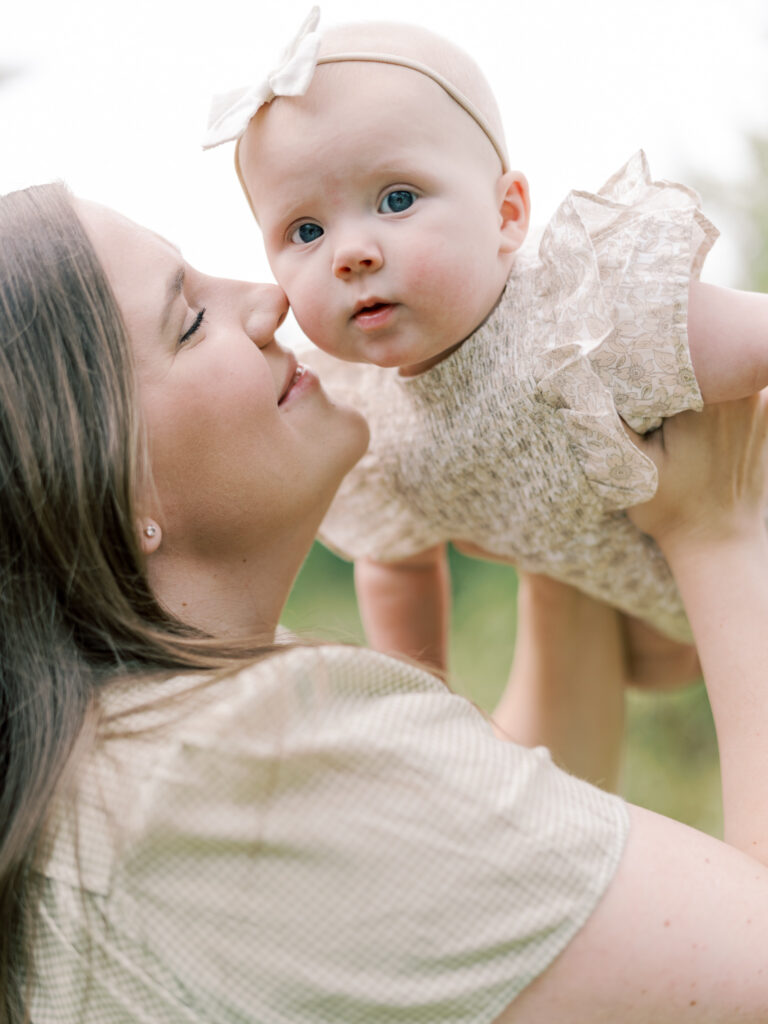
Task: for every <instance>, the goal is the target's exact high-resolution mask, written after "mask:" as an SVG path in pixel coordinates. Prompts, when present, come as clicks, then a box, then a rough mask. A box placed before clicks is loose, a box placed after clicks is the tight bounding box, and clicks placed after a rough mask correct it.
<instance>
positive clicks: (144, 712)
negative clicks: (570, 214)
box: [0, 186, 768, 1024]
mask: <svg viewBox="0 0 768 1024" xmlns="http://www.w3.org/2000/svg"><path fill="white" fill-rule="evenodd" d="M0 238H1V239H2V244H1V245H0V293H1V295H2V299H0V317H1V320H0V359H2V366H1V367H0V443H1V444H2V449H0V467H1V469H0V473H1V475H0V573H2V575H1V576H0V580H1V581H2V582H1V584H0V601H2V607H3V613H4V618H3V632H2V640H1V641H0V643H1V644H2V647H1V648H0V655H1V657H0V671H1V672H2V694H3V704H2V718H1V719H0V721H1V723H2V750H3V760H4V765H3V768H4V770H3V777H2V807H3V814H2V832H1V833H0V835H1V837H2V838H1V841H0V935H2V949H1V952H0V972H2V973H1V976H0V985H1V991H2V993H3V998H4V1000H5V1003H4V1012H5V1018H6V1019H7V1020H9V1021H12V1022H14V1024H16V1022H19V1021H23V1020H25V1019H30V1020H32V1021H34V1022H35V1024H49V1022H51V1024H52V1022H54V1021H55V1022H56V1024H66V1022H69V1021H71V1022H78V1024H83V1022H93V1024H96V1022H98V1024H111V1022H118V1021H120V1022H122V1021H141V1020H146V1021H152V1022H155V1021H160V1020H162V1021H212V1022H216V1024H222V1022H227V1021H232V1022H234V1021H238V1022H240V1021H254V1022H257V1021H258V1022H260V1024H262V1022H264V1024H267V1022H268V1024H272V1022H288V1021H290V1022H292V1024H295V1022H301V1021H307V1022H308V1021H312V1022H315V1021H355V1022H357V1021H366V1022H376V1021H381V1022H384V1021H387V1022H388V1021H393V1022H394V1021H397V1022H402V1021H404V1022H409V1021H412V1022H414V1024H416V1022H425V1021H430V1022H431V1021H434V1022H441V1024H442V1022H446V1021H473V1022H480V1021H483V1022H486V1021H487V1022H490V1021H494V1020H495V1021H499V1022H506V1021H515V1022H524V1024H527V1022H534V1021H547V1022H551V1021H558V1022H565V1024H568V1022H576V1021H589V1022H590V1024H594V1022H600V1021H611V1022H612V1024H613V1022H627V1024H631V1022H636V1021H637V1022H639V1021H644V1022H647V1021H653V1022H654V1024H664V1022H666V1021H670V1022H671V1021H678V1020H680V1019H681V1017H682V1015H683V1013H685V1019H688V1020H690V1021H692V1022H698V1021H720V1020H722V1021H734V1020H740V1021H758V1020H760V1021H764V1020H765V1019H766V1017H768V972H765V970H764V953H763V950H764V949H765V948H766V944H767V943H768V895H767V894H768V885H766V882H768V870H766V868H765V867H764V866H763V864H762V863H761V861H764V860H765V858H766V856H768V851H766V849H765V848H764V835H763V834H764V832H765V827H766V826H765V821H766V807H765V795H766V786H767V785H768V783H766V782H765V780H766V779H767V778H768V772H766V767H768V766H767V765H766V758H768V754H767V753H766V752H765V744H764V743H762V742H761V740H760V733H761V731H763V732H764V730H765V726H766V725H768V701H765V700H764V699H763V695H762V693H761V692H760V687H761V683H762V670H761V664H760V662H761V660H762V659H761V648H760V644H759V636H760V633H759V629H760V627H761V625H762V623H763V622H764V621H765V616H766V614H768V586H767V585H766V583H765V580H766V573H765V568H766V564H767V562H768V552H766V550H765V548H766V542H765V531H764V528H763V525H762V519H761V510H762V507H763V501H764V494H763V491H764V486H763V485H764V471H763V463H764V461H765V450H766V447H767V446H768V440H766V434H767V433H768V430H766V423H765V420H766V415H765V411H764V409H763V408H762V407H761V406H760V405H759V403H758V402H751V403H743V404H740V405H738V406H734V407H732V408H728V407H725V408H721V409H718V408H715V409H713V410H712V411H710V412H709V413H707V414H706V415H704V416H701V417H699V418H698V419H694V420H691V419H690V418H689V419H688V420H687V421H685V420H684V421H683V422H682V424H678V423H673V424H671V425H670V426H669V429H668V430H665V445H666V448H665V450H663V451H662V450H661V449H660V446H659V442H658V440H657V441H655V442H649V443H648V450H649V451H650V452H651V453H652V454H654V457H656V459H657V461H658V462H659V464H660V467H661V471H662V475H661V480H662V485H661V487H660V493H659V496H658V497H657V499H655V500H654V502H653V503H651V505H650V506H649V507H648V508H646V509H644V510H639V511H638V513H637V521H638V523H639V525H640V526H641V528H643V529H647V530H648V531H649V532H653V534H654V535H655V536H656V538H657V540H658V541H659V543H660V544H661V546H662V548H663V550H664V552H665V554H666V555H667V557H668V558H669V561H670V564H671V565H672V566H673V569H674V570H675V572H676V574H677V576H678V580H679V583H680V586H681V589H682V593H683V596H684V599H685V601H686V604H687V607H688V610H689V612H690V616H691V621H692V623H693V626H694V631H695V633H696V636H697V639H698V642H699V648H700V652H701V655H702V661H703V665H704V669H705V673H706V675H707V678H708V683H709V688H710V695H711V698H712V703H713V709H714V713H715V716H716V719H717V725H718V730H719V736H720V741H721V746H722V757H723V773H724V800H725V807H726V828H727V838H728V839H729V841H730V842H731V843H732V844H733V845H735V846H740V847H741V848H742V851H745V852H740V851H738V850H734V849H733V848H732V847H729V846H726V845H725V844H722V843H719V842H717V841H715V840H713V839H710V838H709V837H706V836H703V835H700V834H697V833H696V832H694V831H692V830H690V829H687V828H685V827H683V826H680V825H678V824H676V823H674V822H671V821H668V820H665V819H662V818H659V817H657V816H655V815H652V814H650V813H648V812H644V811H641V810H639V809H632V808H630V809H627V808H626V807H625V806H624V804H623V803H622V802H621V801H620V800H619V799H618V798H616V797H613V796H610V795H608V794H605V793H602V792H600V791H599V790H597V789H594V788H593V787H591V786H589V785H587V784H586V783H583V782H579V781H578V780H576V779H573V778H571V777H569V776H567V775H565V774H564V773H562V772H561V771H559V770H558V769H556V768H554V767H553V766H552V764H551V762H550V761H549V758H548V756H547V755H546V753H545V752H544V751H543V750H537V751H536V750H526V749H524V748H521V747H518V746H516V745H515V744H510V743H505V742H503V741H502V740H499V739H496V738H495V737H494V736H493V733H492V730H491V726H490V724H489V723H488V722H487V721H486V720H485V719H484V718H483V717H482V716H481V715H480V714H479V713H478V712H476V711H475V709H474V708H472V707H471V705H469V704H468V703H467V702H466V701H464V700H462V699H461V698H459V697H457V696H455V695H453V694H451V693H450V692H449V691H447V690H446V689H445V688H444V687H443V686H442V684H441V683H439V682H438V681H436V680H434V679H433V678H432V677H430V676H429V675H426V674H425V673H423V672H421V671H419V670H418V669H415V668H412V667H410V666H406V665H403V664H401V663H399V662H394V661H391V660H390V659H388V658H386V657H383V656H381V655H377V654H373V653H371V652H364V651H357V650H354V649H344V648H336V647H314V648H313V647H303V648H302V647H293V648H289V649H287V650H285V649H282V650H281V649H280V648H279V647H276V646H275V645H274V643H273V634H274V629H275V626H276V624H277V621H278V617H279V614H280V611H281V608H282V606H283V602H284V600H285V598H286V595H287V593H288V590H289V588H290V585H291V583H292V581H293V578H294V576H295V574H296V572H297V570H298V567H299V565H300V564H301V561H302V559H303V558H304V556H305V554H306V552H307V550H308V547H309V545H310V543H311V540H312V537H313V536H314V533H315V530H316V528H317V525H318V523H319V522H320V519H321V517H322V515H323V512H324V510H325V508H326V507H327V505H328V503H329V501H330V499H331V497H332V495H333V493H334V491H335V488H336V487H337V486H338V484H339V482H340V480H341V479H342V477H343V475H344V473H345V472H346V471H347V469H348V468H349V467H350V466H351V465H352V464H353V463H354V461H355V460H356V459H357V458H359V457H360V456H361V454H362V452H363V450H364V448H365V444H366V428H365V424H364V423H363V422H362V421H361V420H360V418H359V417H358V416H357V414H356V413H355V412H353V411H352V410H349V409H344V408H339V407H335V406H334V405H332V404H331V403H330V402H329V401H328V399H327V398H326V397H325V395H324V393H323V392H322V389H321V387H320V385H319V383H318V381H317V380H316V379H315V378H314V377H312V376H311V375H310V374H308V373H306V372H302V371H301V369H300V368H298V367H297V365H296V363H295V360H294V357H293V356H291V355H290V354H289V353H287V352H285V351H284V350H282V349H281V348H280V347H279V346H278V345H277V344H276V343H275V341H274V336H273V335H274V330H275V328H276V327H277V325H278V324H279V322H280V320H281V319H282V316H283V315H284V313H285V304H284V301H283V298H282V296H281V295H280V293H279V292H278V291H277V290H276V289H275V288H273V287H271V286H260V287H259V286H248V285H243V284H239V283H233V282H227V281H220V280H216V279H212V278H208V277H205V276H204V275H202V274H199V273H198V272H197V271H195V270H193V269H192V268H190V267H189V266H187V265H186V264H185V263H184V262H183V260H182V258H181V256H180V254H179V253H178V251H177V250H176V249H175V248H174V247H173V246H171V245H170V244H169V243H167V242H166V241H164V240H163V239H161V238H159V237H158V236H156V235H154V234H152V233H151V232H149V231H146V230H145V229H142V228H139V227H137V226H136V225H134V224H131V223H130V222H128V221H126V220H124V219H123V218H121V217H119V216H118V215H117V214H114V213H112V212H110V211H107V210H104V209H103V208H100V207H97V206H94V205H92V204H88V203H84V202H82V201H79V200H78V201H75V200H71V199H70V197H69V196H68V195H67V193H66V192H65V191H64V190H63V189H62V188H60V187H55V186H47V187H42V188H37V189H32V190H28V191H26V192H24V193H16V194H13V195H11V196H8V197H5V198H3V199H2V200H1V201H0ZM702 434H704V435H705V438H704V439H705V440H706V442H707V446H708V447H709V450H710V458H709V461H707V462H703V461H702V459H701V457H700V456H696V455H695V453H696V452H701V451H702V450H704V449H705V446H704V445H703V444H702V443H701V441H702ZM654 445H655V446H657V447H658V450H657V447H654ZM734 451H736V452H738V453H740V458H739V459H738V460H737V466H736V469H733V470H732V469H731V466H732V463H733V452H734ZM667 463H669V467H667ZM705 488H709V489H712V488H716V489H717V492H718V493H721V494H722V495H723V503H722V509H720V510H718V509H714V510H713V509H712V503H711V502H707V503H704V502H701V501H700V500H697V495H700V494H701V493H702V492H703V490H704V489H705ZM704 509H706V512H704V511H703V510H704ZM703 553H704V554H706V557H705V558H704V557H702V554H703ZM584 600H586V599H584ZM551 621H552V624H551V628H552V629H553V630H554V631H555V636H556V635H557V630H558V621H557V619H556V618H553V619H552V620H551ZM582 642H584V643H587V644H592V643H593V637H592V636H591V635H590V636H588V637H584V638H583V641H582ZM612 650H613V648H612ZM619 654H620V652H618V651H614V653H613V654H611V655H609V657H613V656H614V655H615V670H616V671H617V672H618V671H619Z"/></svg>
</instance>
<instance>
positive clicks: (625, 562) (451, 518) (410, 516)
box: [306, 153, 717, 640]
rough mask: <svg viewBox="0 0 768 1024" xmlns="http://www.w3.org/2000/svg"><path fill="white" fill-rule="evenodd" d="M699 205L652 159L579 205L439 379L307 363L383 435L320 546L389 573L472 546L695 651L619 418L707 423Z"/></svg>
mask: <svg viewBox="0 0 768 1024" xmlns="http://www.w3.org/2000/svg"><path fill="white" fill-rule="evenodd" d="M698 204H699V200H698V196H697V195H696V193H695V192H692V191H691V190H690V189H687V188H685V187H684V186H682V185H676V184H673V183H670V182H664V181H662V182H657V181H652V180H651V177H650V172H649V170H648V166H647V163H646V160H645V157H644V156H643V154H642V153H638V154H636V155H635V156H634V157H633V158H632V159H631V160H630V161H629V162H628V163H627V164H626V165H625V166H624V167H623V168H621V170H620V171H618V172H617V173H616V174H615V175H614V176H613V177H612V178H611V179H610V180H609V181H608V182H607V183H606V185H605V186H604V187H603V188H602V189H601V190H600V192H599V193H596V194H593V193H588V192H572V193H571V194H570V195H569V196H568V197H567V198H566V200H565V201H564V202H563V204H562V205H561V206H560V207H559V209H558V210H557V212H556V213H555V216H554V217H553V218H552V220H551V221H550V223H549V225H548V226H547V228H546V230H545V231H544V234H543V236H542V238H541V243H540V245H539V248H538V252H534V251H533V250H532V249H525V250H524V251H522V252H520V253H519V254H518V255H517V257H516V263H515V266H514V268H513V270H512V273H511V275H510V278H509V281H508V282H507V286H506V288H505V291H504V294H503V295H502V298H501V300H500V302H499V304H498V305H497V307H496V308H495V309H494V310H493V311H492V312H491V314H490V316H489V317H488V319H487V320H486V321H485V322H484V323H483V324H482V325H481V326H480V328H479V329H478V330H477V331H476V332H475V333H474V334H473V335H472V336H471V337H470V338H468V339H467V340H466V341H465V342H464V344H463V345H462V346H461V347H460V348H458V349H457V350H456V351H455V352H453V353H452V354H451V355H450V356H448V357H447V358H446V359H445V360H443V361H442V362H441V363H438V364H437V365H436V366H434V367H432V369H430V370H427V371H426V372H424V373H422V374H419V375H418V376H415V377H400V376H399V375H398V373H397V371H396V370H394V369H383V368H381V367H378V366H370V365H354V364H350V363H341V362H339V361H338V360H334V359H332V358H331V357H329V356H326V355H324V354H323V353H319V352H316V351H315V352H312V353H308V354H307V355H306V361H307V362H310V363H312V364H313V365H314V366H315V367H316V369H317V370H318V373H319V374H320V377H321V380H322V381H323V384H324V385H325V386H326V388H327V390H328V391H329V392H330V393H331V394H333V395H334V396H336V397H337V398H338V399H339V400H341V401H344V402H348V403H351V404H354V405H355V406H356V407H357V408H359V409H360V410H361V412H363V413H364V414H365V416H366V417H367V419H368V422H369V423H370V425H371V433H372V436H371V444H370V447H369V450H368V453H367V454H366V455H365V456H364V457H363V459H362V460H361V461H360V462H359V463H358V464H357V466H355V468H354V469H353V470H352V472H351V473H350V474H349V475H348V476H347V477H346V479H345V480H344V482H343V483H342V486H341V488H340V489H339V492H338V495H337V497H336V499H335V501H334V503H333V505H332V506H331V509H330V511H329V513H328V515H327V517H326V519H325V522H324V523H323V525H322V528H321V531H320V536H321V539H322V540H323V541H324V542H325V543H326V544H327V545H328V546H329V547H331V548H332V549H333V550H335V551H336V552H338V553H339V554H341V555H343V556H344V557H346V558H362V557H367V558H374V559H378V560H380V561H391V560H395V559H398V558H403V557H406V556H408V555H412V554H415V553H416V552H418V551H423V550H425V549H426V548H428V547H431V546H433V545H435V544H438V543H441V542H443V541H450V540H463V541H470V542H472V543H473V544H476V545H478V546H479V547H481V548H485V549H487V550H488V551H490V552H492V553H494V554H495V555H498V556H500V557H502V558H507V559H509V560H511V561H512V562H514V564H515V565H517V566H518V567H519V568H521V569H528V570H530V571H532V572H542V573H546V574H547V575H549V576H553V577H554V578H555V579H560V580H563V581H565V582H566V583H570V584H572V585H573V586H576V587H578V588H580V589H581V590H583V591H585V592H586V593H588V594H591V595H593V596H595V597H597V598H599V599H601V600H604V601H608V602H609V603H611V604H613V605H615V606H616V607H618V608H621V609H623V610H624V611H626V612H628V613H630V614H632V615H637V616H639V617H641V618H643V619H645V620H647V621H648V622H650V623H651V624H652V625H654V626H656V627H657V628H658V629H660V630H661V631H662V632H664V633H667V634H668V635H670V636H672V637H675V638H676V639H679V640H690V639H691V633H690V627H689V625H688V621H687V618H686V616H685V612H684V609H683V605H682V601H681V599H680V596H679V594H678V592H677V588H676V586H675V583H674V580H673V579H672V575H671V573H670V571H669V568H668V566H667V564H666V561H665V560H664V558H663V556H662V555H661V552H660V551H659V549H658V547H657V546H656V544H655V543H654V542H653V541H652V540H650V539H649V538H648V537H646V536H645V535H644V534H642V533H640V531H639V530H637V529H636V528H635V527H634V526H633V525H632V524H631V523H630V521H629V519H628V518H627V516H626V514H625V513H624V511H623V510H624V509H626V508H629V507H630V506H631V505H634V504H638V503H639V502H642V501H647V500H648V499H649V498H650V497H652V495H653V494H654V492H655V489H656V469H655V467H654V465H653V463H652V462H651V461H650V459H648V458H646V457H645V456H644V455H643V454H642V453H641V452H640V451H638V449H637V448H635V446H634V445H633V444H632V443H631V442H630V441H629V439H628V438H627V436H626V434H625V433H624V430H623V428H622V425H621V420H620V418H619V414H621V417H622V418H623V419H624V420H626V422H627V423H629V425H630V426H631V427H633V428H634V429H635V430H637V431H640V432H644V431H646V430H649V429H651V428H653V427H655V426H658V425H659V423H660V422H661V419H662V418H663V417H667V416H673V415H674V414H675V413H678V412H681V411H683V410H684V409H700V408H701V404H702V403H701V394H700V392H699V388H698V385H697V383H696V379H695V377H694V373H693V367H692V365H691V359H690V353H689V351H688V333H687V310H688V288H689V284H690V281H691V279H692V278H694V277H697V276H698V274H699V272H700V270H701V266H702V263H703V261H704V257H705V255H706V253H707V251H708V250H709V248H710V246H711V245H712V243H713V241H714V239H715V238H716V237H717V232H716V230H715V228H714V227H712V225H711V224H710V223H709V221H708V220H707V219H706V218H705V217H704V216H703V214H702V213H701V211H700V209H699V205H698Z"/></svg>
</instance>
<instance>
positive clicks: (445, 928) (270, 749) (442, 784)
mask: <svg viewBox="0 0 768 1024" xmlns="http://www.w3.org/2000/svg"><path fill="white" fill-rule="evenodd" d="M188 686H189V681H188V680H185V679H175V680H172V681H170V682H166V683H158V684H155V683H153V684H151V685H148V684H146V683H144V684H142V685H141V686H133V687H131V686H127V687H124V688H122V689H121V690H120V691H115V693H113V695H112V696H111V698H110V703H111V705H112V706H113V707H114V706H115V704H116V702H117V703H120V704H121V706H123V707H130V706H131V703H134V704H135V703H136V702H138V701H139V700H142V701H143V700H147V699H148V700H150V701H151V700H154V698H155V697H157V696H159V695H161V694H163V693H166V692H169V691H179V690H181V689H183V688H188ZM148 726H152V727H153V728H151V729H150V730H149V731H144V732H141V730H142V729H144V730H146V727H148ZM121 728H122V730H123V732H124V733H125V735H123V736H122V737H116V738H110V739H109V740H108V741H105V742H103V743H102V744H101V745H100V746H99V747H98V748H97V750H96V751H95V752H94V753H93V754H92V755H91V756H90V757H89V758H88V759H87V761H86V762H85V767H84V770H83V771H82V772H81V774H80V775H79V785H78V788H77V793H76V797H75V799H74V802H72V801H65V800H64V799H63V798H62V800H61V802H60V804H59V805H58V814H57V816H56V819H55V821H54V823H53V824H52V826H51V830H50V841H49V843H48V846H47V848H46V850H45V851H44V853H43V854H42V855H41V859H40V863H39V865H38V874H37V875H36V879H37V882H38V883H39V891H40V903H39V914H38V923H37V933H36V935H37V937H36V942H35V954H36V968H35V973H34V980H33V993H34V994H33V1001H32V1021H33V1022H34V1024H129V1022H130V1024H139V1022H142V1024H176V1022H178V1024H181V1022H185V1024H187V1022H192V1021H195V1022H210V1024H245V1022H248V1024H256V1022H258V1024H303V1022H306V1024H310V1022H311V1024H319V1022H325V1021H327V1022H331V1021H332V1022H334V1024H385V1022H386V1024H390V1022H391V1024H395V1022H397V1024H451V1022H457V1024H458V1022H462V1024H465V1022H466V1024H469V1022H473V1024H479V1022H490V1021H492V1020H493V1019H494V1017H495V1016H496V1015H497V1014H498V1013H500V1012H501V1010H502V1009H503V1008H504V1007H505V1006H506V1005H507V1004H508V1003H509V1002H510V1001H511V1000H512V999H513V998H514V996H515V995H516V994H517V993H518V992H519V991H520V990H521V989H522V988H523V987H524V986H525V985H527V984H528V983H529V982H530V981H531V980H532V979H533V978H534V977H536V975H538V974H539V973H540V972H541V971H543V970H544V969H545V968H546V967H547V965H548V964H549V963H550V962H551V961H552V960H553V958H554V957H556V956H557V954H558V953H559V952H560V951H561V950H562V949H563V948H564V947H565V946H566V945H567V943H568V942H569V940H570V939H571V938H572V937H573V935H574V934H575V933H576V931H577V930H578V929H579V928H580V926H581V925H582V924H583V923H584V922H585V921H586V920H587V918H588V917H589V915H590V913H591V912H592V910H593V908H594V906H595V904H596V902H597V901H598V900H599V899H600V897H601V895H602V893H603V892H604V890H605V888H606V887H607V885H608V884H609V882H610V881H611V878H612V877H613V875H614V872H615V870H616V868H617V865H618V863H619V860H620V857H621V853H622V849H623V845H624V842H625V839H626V834H627V829H628V816H627V811H626V807H625V805H624V804H623V803H622V802H621V801H620V800H619V799H618V798H616V797H613V796H610V795H607V794H605V793H603V792H601V791H599V790H597V789H595V788H593V787H591V786H589V785H587V784H585V783H582V782H579V781H577V780H576V779H573V778H571V777H569V776H567V775H565V774H564V773H562V772H560V771H559V770H558V769H556V768H555V767H554V766H553V765H552V763H551V761H550V758H549V755H548V753H547V752H546V751H545V750H543V749H537V750H527V749H524V748H521V747H518V746H516V745H513V744H509V743H505V742H503V741H501V740H499V739H497V738H495V737H494V735H493V733H492V731H491V727H490V724H489V723H488V721H487V720H486V719H485V717H484V716H483V715H482V714H481V713H480V712H479V711H478V710H477V709H476V708H475V707H474V706H473V705H472V704H470V703H469V702H468V701H466V700H464V699H463V698H461V697H459V696H457V695H454V694H452V693H450V692H449V691H448V690H447V689H446V688H445V687H444V686H443V685H442V684H441V683H440V682H439V681H437V680H436V679H434V678H433V677H431V676H428V675H426V674H425V673H423V672H421V671H420V670H418V669H415V668H411V667H410V666H406V665H403V664H401V663H399V662H396V661H393V660H391V659H389V658H386V657H384V656H382V655H378V654H374V653H372V652H369V651H361V650H357V649H354V648H338V647H321V648H306V647H305V648H294V649H290V650H288V651H287V652H285V653H279V654H277V655H273V656H271V657H269V658H267V659H265V660H262V661H260V662H258V663H256V664H255V665H253V666H251V667H249V668H247V669H246V670H243V671H240V672H238V673H237V674H235V675H232V676H229V677H227V678H225V679H223V680H218V681H216V682H215V683H213V684H211V685H208V686H206V687H205V688H204V689H202V690H200V691H197V692H195V693H194V694H192V695H186V696H185V697H184V699H183V704H182V705H181V706H180V707H175V708H174V707H173V706H168V705H166V706H165V707H161V708H156V709H155V710H149V711H141V712H140V713H136V714H132V715H131V716H130V718H129V719H126V720H125V721H124V722H123V725H122V727H121ZM76 835H77V839H76V838H75V836H76Z"/></svg>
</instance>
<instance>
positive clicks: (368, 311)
mask: <svg viewBox="0 0 768 1024" xmlns="http://www.w3.org/2000/svg"><path fill="white" fill-rule="evenodd" d="M395 305H396V304H395V303H392V302H384V301H383V300H382V299H376V298H372V299H365V300H363V301H362V302H359V303H358V304H357V306H355V311H354V313H353V314H352V319H353V320H354V322H355V323H356V324H357V326H358V327H359V328H361V330H363V331H375V330H377V329H378V328H380V327H386V326H387V325H388V324H389V322H390V320H391V319H392V316H393V315H394V311H395Z"/></svg>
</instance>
